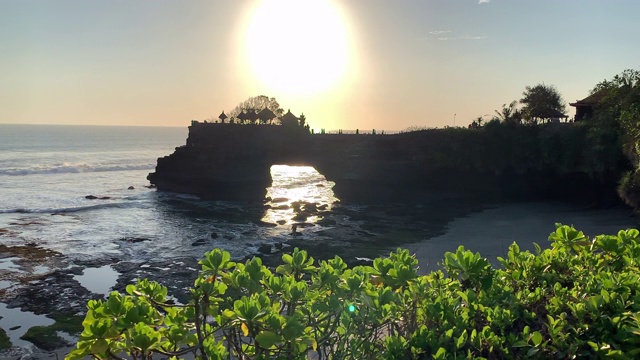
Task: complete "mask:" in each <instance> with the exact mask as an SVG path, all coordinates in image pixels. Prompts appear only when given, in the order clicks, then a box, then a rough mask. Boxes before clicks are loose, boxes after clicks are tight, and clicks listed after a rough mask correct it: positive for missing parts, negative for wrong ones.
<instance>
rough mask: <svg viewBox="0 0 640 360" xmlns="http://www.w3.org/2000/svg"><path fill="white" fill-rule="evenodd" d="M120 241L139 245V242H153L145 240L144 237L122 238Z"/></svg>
mask: <svg viewBox="0 0 640 360" xmlns="http://www.w3.org/2000/svg"><path fill="white" fill-rule="evenodd" d="M119 240H120V241H126V242H130V243H139V242H143V241H151V239H149V238H143V237H123V238H120V239H119Z"/></svg>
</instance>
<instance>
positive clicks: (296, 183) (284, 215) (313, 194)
mask: <svg viewBox="0 0 640 360" xmlns="http://www.w3.org/2000/svg"><path fill="white" fill-rule="evenodd" d="M271 179H272V184H271V187H269V188H267V197H268V199H269V201H268V202H267V205H269V208H268V210H267V211H266V212H265V215H264V217H263V219H262V220H263V221H266V222H271V223H277V224H279V225H284V226H289V225H291V224H295V223H309V224H313V223H315V222H317V221H318V220H320V219H321V218H322V213H323V212H325V211H330V210H331V207H332V205H333V204H334V203H335V202H336V201H337V200H338V199H337V198H336V197H335V195H334V194H333V186H334V185H335V183H333V182H331V181H327V179H326V178H325V177H324V176H323V175H322V174H320V173H319V172H318V171H317V170H316V169H314V168H313V167H311V166H288V165H273V166H272V167H271ZM296 203H298V205H296ZM306 204H310V205H311V208H313V210H312V211H305V209H307V210H309V206H307V205H306ZM299 207H300V209H298V208H299ZM301 213H302V214H301Z"/></svg>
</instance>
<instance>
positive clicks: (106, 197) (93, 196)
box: [84, 195, 111, 200]
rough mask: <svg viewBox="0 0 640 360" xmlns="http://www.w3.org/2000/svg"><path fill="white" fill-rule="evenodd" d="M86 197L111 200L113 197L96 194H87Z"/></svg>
mask: <svg viewBox="0 0 640 360" xmlns="http://www.w3.org/2000/svg"><path fill="white" fill-rule="evenodd" d="M84 198H85V199H88V200H109V199H111V197H110V196H95V195H87V196H85V197H84Z"/></svg>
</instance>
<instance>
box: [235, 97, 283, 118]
mask: <svg viewBox="0 0 640 360" xmlns="http://www.w3.org/2000/svg"><path fill="white" fill-rule="evenodd" d="M265 107H266V108H268V109H269V110H271V111H273V113H274V114H275V115H276V116H282V114H283V113H284V110H282V107H280V104H279V103H278V101H277V100H276V98H274V97H272V98H270V97H268V96H266V95H258V96H254V97H250V98H248V99H247V100H245V101H243V102H241V103H240V104H238V105H237V106H236V107H235V108H233V110H231V111H230V112H229V114H228V115H229V116H230V117H237V116H238V114H240V112H242V111H243V110H246V111H250V110H253V111H255V112H256V113H258V112H260V111H261V110H262V109H264V108H265Z"/></svg>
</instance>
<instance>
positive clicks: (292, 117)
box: [280, 110, 298, 124]
mask: <svg viewBox="0 0 640 360" xmlns="http://www.w3.org/2000/svg"><path fill="white" fill-rule="evenodd" d="M280 122H281V123H283V124H285V123H288V122H291V123H293V122H295V123H296V124H297V123H298V117H297V116H295V115H293V114H292V113H291V110H287V113H286V114H284V115H282V116H281V117H280Z"/></svg>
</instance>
